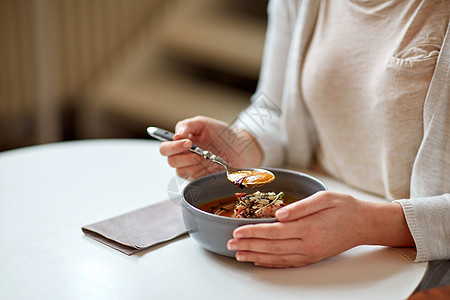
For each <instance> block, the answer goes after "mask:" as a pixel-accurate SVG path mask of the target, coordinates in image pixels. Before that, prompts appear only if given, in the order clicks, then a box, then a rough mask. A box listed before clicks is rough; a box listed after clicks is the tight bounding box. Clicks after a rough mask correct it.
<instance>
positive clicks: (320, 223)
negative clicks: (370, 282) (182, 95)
mask: <svg viewBox="0 0 450 300" xmlns="http://www.w3.org/2000/svg"><path fill="white" fill-rule="evenodd" d="M268 14H269V25H268V29H267V34H266V44H265V52H264V58H263V63H262V69H261V74H260V81H259V84H258V89H257V92H256V93H255V96H254V97H253V99H252V104H251V105H250V106H249V107H248V108H247V109H246V110H245V111H243V112H242V113H241V114H240V116H239V118H238V120H237V122H236V124H235V126H234V127H233V128H229V127H227V125H226V124H224V123H222V122H219V121H216V120H212V119H208V118H204V117H196V118H192V119H188V120H184V121H181V122H179V123H178V124H177V126H176V135H175V140H176V141H174V142H165V143H162V144H161V148H160V151H161V153H162V154H163V155H166V156H168V162H169V164H170V165H171V166H173V167H175V168H177V173H178V174H179V175H180V176H182V177H185V178H195V177H198V176H201V175H204V174H206V173H210V172H214V171H216V170H217V167H216V166H213V165H212V164H211V163H209V162H203V161H199V159H198V157H196V156H195V154H192V153H189V152H188V151H187V149H189V148H190V146H191V145H192V143H195V144H197V145H199V146H200V147H205V148H207V149H213V150H214V151H215V152H218V153H219V154H220V155H221V156H224V157H225V158H226V159H228V160H229V161H230V162H231V163H232V164H233V165H235V166H237V167H250V166H259V165H263V166H282V165H287V166H298V167H301V168H312V167H320V168H321V169H322V170H323V171H325V172H327V173H328V174H329V175H331V176H334V177H336V178H338V179H340V180H342V181H344V182H346V183H347V184H350V185H352V186H355V187H357V188H360V189H362V190H365V191H367V192H370V193H374V194H377V195H379V196H382V197H384V198H386V199H387V200H395V201H393V202H388V201H387V202H386V203H371V202H365V201H363V199H361V200H360V199H355V198H354V197H352V196H350V195H345V194H338V193H333V192H321V193H317V194H315V195H313V196H311V197H309V198H307V199H305V200H303V201H300V202H297V203H294V204H291V205H288V206H286V207H285V208H283V209H281V210H279V211H278V212H277V219H278V220H279V221H280V222H278V223H274V224H260V225H251V226H244V227H240V228H238V229H236V230H235V232H234V234H233V235H234V238H233V239H232V240H230V241H229V242H228V248H229V249H230V250H237V254H236V258H237V260H239V261H249V262H253V263H254V264H256V265H262V266H267V267H297V266H303V265H306V264H310V263H314V262H317V261H320V260H322V259H324V258H327V257H330V256H333V255H336V254H338V253H341V252H343V251H345V250H348V249H350V248H352V247H355V246H357V245H362V244H376V245H386V246H393V247H413V248H415V251H416V252H415V253H414V254H415V258H414V260H415V261H417V262H420V261H429V260H435V259H450V246H449V245H450V217H449V216H450V194H449V193H450V180H449V179H448V178H450V107H449V106H450V104H449V87H450V75H449V74H450V67H449V64H450V38H449V37H448V35H449V18H450V8H449V5H448V2H447V1H438V0H435V1H433V0H428V1H424V0H422V1H420V0H414V1H396V0H391V1H378V0H377V1H375V0H374V1H371V0H365V1H363V0H353V1H350V0H348V1H313V0H310V1H283V0H278V1H276V0H274V1H272V2H270V4H269V7H268Z"/></svg>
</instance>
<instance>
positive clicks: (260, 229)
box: [233, 222, 297, 240]
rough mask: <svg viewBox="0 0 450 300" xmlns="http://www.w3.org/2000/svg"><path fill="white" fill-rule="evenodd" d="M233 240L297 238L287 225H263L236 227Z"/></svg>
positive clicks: (291, 228)
mask: <svg viewBox="0 0 450 300" xmlns="http://www.w3.org/2000/svg"><path fill="white" fill-rule="evenodd" d="M233 237H234V238H235V239H243V238H245V239H254V238H259V239H270V240H277V239H290V238H297V234H296V231H294V230H293V227H292V226H290V224H289V223H278V222H277V223H263V224H255V225H246V226H242V227H238V228H236V229H235V230H234V231H233Z"/></svg>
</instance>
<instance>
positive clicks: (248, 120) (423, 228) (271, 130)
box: [236, 0, 450, 262]
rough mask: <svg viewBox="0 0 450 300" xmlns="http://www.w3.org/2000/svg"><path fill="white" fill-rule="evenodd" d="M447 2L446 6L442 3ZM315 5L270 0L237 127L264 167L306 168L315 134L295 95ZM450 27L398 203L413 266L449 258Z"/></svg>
mask: <svg viewBox="0 0 450 300" xmlns="http://www.w3.org/2000/svg"><path fill="white" fill-rule="evenodd" d="M449 3H450V2H449ZM318 9H319V1H315V0H303V1H301V0H296V1H294V0H273V1H271V2H270V3H269V7H268V14H269V25H268V28H267V33H266V43H265V50H264V57H263V63H262V69H261V74H260V81H259V84H258V89H257V91H256V93H255V95H254V96H253V99H252V105H250V106H249V107H248V108H247V109H246V110H245V111H243V112H242V113H241V114H240V116H239V119H238V121H237V122H236V125H237V126H240V127H243V128H245V129H247V130H249V131H250V132H251V133H252V134H253V135H254V137H255V138H256V139H257V141H258V142H259V144H260V145H261V147H262V149H263V152H264V162H263V165H265V166H283V165H288V166H289V165H291V166H298V167H301V168H308V167H310V166H311V163H312V162H313V158H314V156H315V155H316V151H317V146H318V143H319V141H318V137H317V134H316V129H315V128H314V125H313V123H314V122H313V120H311V116H310V115H309V114H308V111H307V110H306V107H305V103H304V99H303V98H302V93H301V70H302V67H303V62H304V58H305V55H306V49H307V47H308V45H309V42H310V40H311V37H312V34H313V31H314V28H315V23H316V19H317V15H318ZM449 32H450V26H449V27H447V32H446V36H445V38H444V41H443V44H442V47H441V50H440V54H439V57H438V60H437V64H436V68H435V71H434V74H433V77H432V80H431V83H430V88H429V90H428V94H427V96H426V99H425V104H424V112H423V128H424V132H423V140H422V142H421V144H420V147H419V151H418V153H417V156H416V158H415V160H414V165H413V169H412V175H411V188H410V198H409V199H401V200H396V201H398V202H399V203H400V204H401V205H402V207H403V211H404V213H405V216H406V220H407V223H408V226H409V229H410V231H411V233H412V235H413V238H414V241H415V243H416V249H417V255H416V258H415V261H417V262H421V261H429V260H437V259H450V101H449V100H450V99H449V97H450V94H449V89H450V33H449Z"/></svg>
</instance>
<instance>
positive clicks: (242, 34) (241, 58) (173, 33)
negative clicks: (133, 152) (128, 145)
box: [79, 0, 267, 137]
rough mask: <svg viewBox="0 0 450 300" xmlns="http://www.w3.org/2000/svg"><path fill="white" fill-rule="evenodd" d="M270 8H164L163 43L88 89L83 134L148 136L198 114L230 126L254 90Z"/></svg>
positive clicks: (247, 4)
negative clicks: (154, 128) (148, 130)
mask: <svg viewBox="0 0 450 300" xmlns="http://www.w3.org/2000/svg"><path fill="white" fill-rule="evenodd" d="M266 5H267V2H266V0H246V1H241V0H189V1H179V2H178V3H177V5H176V7H173V8H171V9H169V10H166V11H165V12H164V13H165V19H166V22H165V23H164V24H162V26H160V28H158V36H159V38H158V39H157V40H155V41H153V42H152V44H151V45H150V46H149V47H148V49H141V50H140V51H138V52H136V55H135V57H131V58H130V59H129V61H128V66H127V67H126V68H125V67H124V68H123V72H116V73H117V74H119V75H117V76H114V77H112V78H108V80H107V81H104V82H101V83H100V84H96V85H93V86H91V87H90V88H89V89H87V90H86V92H85V93H84V95H83V97H84V99H83V103H84V104H83V105H82V106H81V107H82V109H81V111H80V116H82V122H81V124H82V125H83V126H81V127H80V131H79V133H80V135H81V137H140V136H142V137H143V136H145V128H146V127H147V126H148V125H153V126H159V127H163V128H167V129H173V128H174V126H175V124H176V122H177V121H179V120H182V119H185V118H187V117H192V116H195V115H206V116H211V117H214V118H218V119H221V120H223V121H225V122H230V123H231V122H232V121H233V120H234V119H235V118H236V117H237V114H238V113H239V112H240V111H241V110H242V109H243V108H245V107H246V106H247V105H248V104H249V102H250V100H249V99H250V96H251V94H252V93H253V92H254V90H255V88H256V82H257V78H258V73H259V68H260V64H261V58H262V50H263V43H264V35H265V27H266V14H265V12H266ZM130 61H132V62H130ZM119 69H120V67H119Z"/></svg>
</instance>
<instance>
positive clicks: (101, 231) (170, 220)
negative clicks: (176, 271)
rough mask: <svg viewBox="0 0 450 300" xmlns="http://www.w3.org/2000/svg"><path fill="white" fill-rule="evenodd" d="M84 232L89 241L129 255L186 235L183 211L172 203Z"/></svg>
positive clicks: (101, 223)
mask: <svg viewBox="0 0 450 300" xmlns="http://www.w3.org/2000/svg"><path fill="white" fill-rule="evenodd" d="M81 229H82V230H83V232H84V233H85V234H86V235H87V236H88V237H90V238H93V239H95V240H97V241H99V242H101V243H103V244H105V245H108V246H110V247H112V248H114V249H116V250H119V251H121V252H123V253H125V254H127V255H131V254H133V253H135V252H137V251H139V250H143V249H147V248H149V247H151V246H154V245H156V244H159V243H162V242H166V241H169V240H171V239H174V238H176V237H178V236H180V235H183V234H185V233H186V229H185V226H184V222H183V217H182V214H181V207H180V206H177V205H175V204H174V203H173V202H172V201H170V200H166V201H163V202H160V203H157V204H154V205H150V206H147V207H144V208H141V209H138V210H135V211H131V212H129V213H126V214H123V215H120V216H117V217H114V218H111V219H107V220H104V221H101V222H98V223H94V224H91V225H87V226H83V227H82V228H81Z"/></svg>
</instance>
